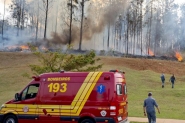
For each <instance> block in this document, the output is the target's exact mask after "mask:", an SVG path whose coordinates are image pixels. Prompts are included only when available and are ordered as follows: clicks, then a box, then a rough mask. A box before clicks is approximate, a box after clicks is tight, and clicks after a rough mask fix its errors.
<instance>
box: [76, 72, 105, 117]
mask: <svg viewBox="0 0 185 123" xmlns="http://www.w3.org/2000/svg"><path fill="white" fill-rule="evenodd" d="M97 74H98V75H97V77H96V78H95V80H94V81H93V83H92V85H91V87H90V89H89V90H88V92H87V94H86V97H85V98H84V101H83V102H82V105H81V106H80V108H79V110H78V111H77V115H79V114H80V112H81V111H82V109H83V107H84V105H85V103H86V102H87V100H88V98H89V96H90V94H91V92H92V90H93V89H94V87H95V85H96V83H97V82H98V80H99V78H100V76H101V75H102V72H99V73H97Z"/></svg>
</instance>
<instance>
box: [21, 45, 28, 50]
mask: <svg viewBox="0 0 185 123" xmlns="http://www.w3.org/2000/svg"><path fill="white" fill-rule="evenodd" d="M19 47H20V48H21V49H23V50H28V49H29V47H28V46H26V45H21V46H19Z"/></svg>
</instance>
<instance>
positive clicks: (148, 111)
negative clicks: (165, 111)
mask: <svg viewBox="0 0 185 123" xmlns="http://www.w3.org/2000/svg"><path fill="white" fill-rule="evenodd" d="M155 107H156V108H157V110H158V113H159V114H160V110H159V107H158V105H157V103H156V101H155V99H154V98H152V93H151V92H149V93H148V98H146V99H145V100H144V104H143V111H144V116H146V115H147V117H148V123H156V113H155Z"/></svg>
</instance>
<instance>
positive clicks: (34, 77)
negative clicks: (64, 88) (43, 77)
mask: <svg viewBox="0 0 185 123" xmlns="http://www.w3.org/2000/svg"><path fill="white" fill-rule="evenodd" d="M32 78H33V79H35V81H40V77H39V76H32Z"/></svg>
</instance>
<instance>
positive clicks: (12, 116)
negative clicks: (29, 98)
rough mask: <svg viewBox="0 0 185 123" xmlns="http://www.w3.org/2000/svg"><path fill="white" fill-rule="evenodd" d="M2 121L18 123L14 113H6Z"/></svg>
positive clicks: (4, 122)
mask: <svg viewBox="0 0 185 123" xmlns="http://www.w3.org/2000/svg"><path fill="white" fill-rule="evenodd" d="M3 123H18V121H17V118H16V116H15V115H7V116H6V117H5V119H4V121H3Z"/></svg>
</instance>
